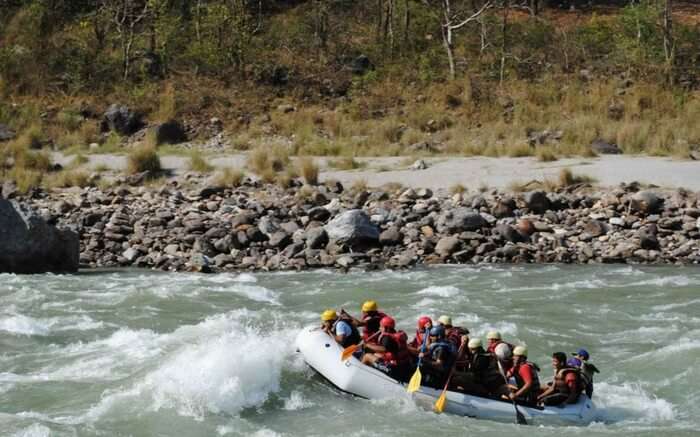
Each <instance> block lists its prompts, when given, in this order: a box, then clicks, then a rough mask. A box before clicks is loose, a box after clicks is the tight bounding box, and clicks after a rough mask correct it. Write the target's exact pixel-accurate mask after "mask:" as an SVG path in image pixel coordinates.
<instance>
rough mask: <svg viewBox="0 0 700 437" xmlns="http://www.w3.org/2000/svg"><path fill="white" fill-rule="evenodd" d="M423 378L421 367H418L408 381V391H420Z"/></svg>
mask: <svg viewBox="0 0 700 437" xmlns="http://www.w3.org/2000/svg"><path fill="white" fill-rule="evenodd" d="M422 378H423V375H421V374H420V367H419V368H417V369H416V373H414V374H413V376H412V377H411V380H410V381H408V387H407V388H406V391H407V392H409V393H413V392H414V391H418V389H419V388H420V381H421V379H422Z"/></svg>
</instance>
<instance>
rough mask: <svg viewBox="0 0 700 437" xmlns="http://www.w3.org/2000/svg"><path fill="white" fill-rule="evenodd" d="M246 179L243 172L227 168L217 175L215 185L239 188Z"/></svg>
mask: <svg viewBox="0 0 700 437" xmlns="http://www.w3.org/2000/svg"><path fill="white" fill-rule="evenodd" d="M244 177H245V173H244V172H243V170H241V169H233V168H231V167H225V168H223V169H221V171H219V172H218V173H217V174H216V176H215V177H214V183H215V184H216V185H219V186H222V187H239V186H240V185H241V183H242V182H243V178H244Z"/></svg>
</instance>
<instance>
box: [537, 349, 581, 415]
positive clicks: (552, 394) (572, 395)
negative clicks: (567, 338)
mask: <svg viewBox="0 0 700 437" xmlns="http://www.w3.org/2000/svg"><path fill="white" fill-rule="evenodd" d="M552 368H553V369H554V379H553V380H552V382H551V383H549V384H548V385H549V387H547V388H546V389H545V390H544V391H543V392H542V393H540V395H539V396H538V397H537V402H538V403H540V404H542V405H562V404H575V403H576V402H577V401H578V397H579V395H580V394H581V392H582V391H583V389H584V387H583V383H582V381H581V376H580V373H581V369H579V368H576V367H571V366H569V365H567V362H566V354H565V353H564V352H554V353H553V354H552Z"/></svg>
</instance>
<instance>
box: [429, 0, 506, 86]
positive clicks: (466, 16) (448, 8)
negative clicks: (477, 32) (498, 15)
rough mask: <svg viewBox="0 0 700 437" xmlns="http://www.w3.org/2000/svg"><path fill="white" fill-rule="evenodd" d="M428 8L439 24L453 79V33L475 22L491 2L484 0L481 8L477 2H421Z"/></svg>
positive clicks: (458, 0) (446, 0)
mask: <svg viewBox="0 0 700 437" xmlns="http://www.w3.org/2000/svg"><path fill="white" fill-rule="evenodd" d="M422 1H423V3H424V4H425V5H426V6H428V7H429V8H430V9H431V10H432V11H433V14H434V16H435V17H436V18H437V19H438V21H439V22H440V32H441V35H442V44H443V46H444V48H445V53H446V54H447V62H448V64H449V68H450V78H452V79H454V78H455V75H456V71H455V60H454V35H455V33H456V32H457V31H458V30H460V29H461V28H463V27H464V26H466V25H467V24H469V23H471V22H472V21H476V20H477V19H478V18H479V17H480V16H481V15H482V14H483V13H484V12H486V11H487V10H488V9H490V8H491V7H493V0H484V1H483V3H482V4H481V6H478V3H477V2H478V0H475V1H469V2H467V1H464V0H422Z"/></svg>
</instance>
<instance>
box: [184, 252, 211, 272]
mask: <svg viewBox="0 0 700 437" xmlns="http://www.w3.org/2000/svg"><path fill="white" fill-rule="evenodd" d="M189 266H190V269H191V270H192V271H195V272H200V273H211V271H212V270H211V261H210V260H209V257H207V256H206V255H204V254H202V253H199V252H194V253H193V254H192V256H191V257H190V261H189Z"/></svg>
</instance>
